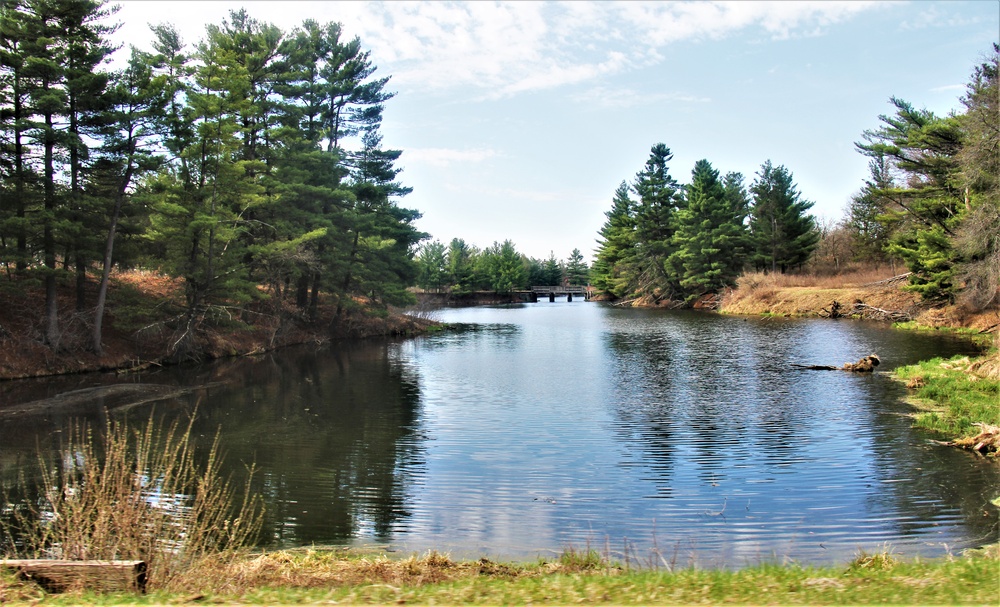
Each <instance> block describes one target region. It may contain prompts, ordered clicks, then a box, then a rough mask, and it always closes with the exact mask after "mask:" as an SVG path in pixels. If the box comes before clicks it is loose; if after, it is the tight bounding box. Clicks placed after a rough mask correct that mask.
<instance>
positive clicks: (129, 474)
mask: <svg viewBox="0 0 1000 607" xmlns="http://www.w3.org/2000/svg"><path fill="white" fill-rule="evenodd" d="M40 463H41V475H42V480H41V481H40V486H39V487H37V489H36V490H33V489H32V488H31V487H24V489H23V491H24V494H25V495H32V494H33V493H37V494H38V495H39V498H37V499H24V500H21V501H19V502H14V503H11V504H8V510H9V513H10V514H9V516H5V517H4V519H3V520H2V521H0V530H2V531H3V533H4V539H5V540H6V541H5V544H6V546H7V549H8V550H11V551H12V552H14V554H13V556H16V557H19V558H55V559H64V560H115V559H126V560H142V561H145V562H146V564H147V567H148V568H147V574H148V580H149V586H150V587H151V588H164V587H170V586H171V584H172V583H174V582H175V581H176V580H178V579H182V578H183V577H184V576H185V575H187V574H188V573H189V572H191V571H194V570H196V569H198V566H199V565H200V564H201V563H203V562H204V561H205V560H206V559H211V560H212V561H213V562H227V561H229V560H232V559H231V558H229V559H227V558H224V557H225V556H226V555H230V556H231V557H232V558H235V556H236V555H237V553H238V552H239V551H241V550H243V549H244V548H245V547H246V546H248V545H250V544H251V543H252V541H253V540H254V539H255V538H256V534H257V533H258V531H259V529H260V525H261V523H262V516H261V514H262V509H261V507H260V504H259V499H258V498H254V497H251V496H250V495H249V493H248V491H249V487H250V483H249V482H247V483H246V484H245V485H243V487H244V489H243V490H242V492H241V491H238V490H237V488H236V486H235V485H233V484H232V483H231V482H230V481H229V480H228V479H225V478H223V477H222V476H221V474H220V471H219V465H220V463H221V462H220V458H219V455H218V439H217V438H216V441H215V442H214V443H213V444H212V446H211V448H210V449H209V450H208V453H207V456H206V457H205V458H204V459H203V460H202V459H201V458H197V457H196V455H195V445H194V444H193V441H192V438H191V428H190V425H188V426H187V427H183V426H178V425H177V424H174V425H171V426H170V427H169V428H168V429H167V430H165V431H160V430H159V429H158V428H157V426H156V424H155V422H154V420H153V418H152V417H151V418H150V421H149V422H148V424H147V425H146V427H145V429H144V430H138V431H134V430H133V429H131V428H130V427H129V426H128V425H127V424H125V423H120V422H115V421H109V422H108V424H107V426H106V428H105V429H104V432H103V435H99V434H98V433H97V432H95V431H93V430H92V429H91V428H89V427H87V426H86V425H79V426H76V427H75V428H74V429H73V431H72V432H71V436H70V437H69V440H68V441H67V444H66V445H65V446H64V448H63V449H61V453H60V456H59V458H58V459H56V460H54V461H42V462H40ZM241 493H242V494H241ZM239 498H242V499H239Z"/></svg>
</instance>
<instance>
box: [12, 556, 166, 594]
mask: <svg viewBox="0 0 1000 607" xmlns="http://www.w3.org/2000/svg"><path fill="white" fill-rule="evenodd" d="M0 567H4V568H6V569H10V570H13V571H14V572H15V573H16V574H17V576H18V577H20V578H23V579H28V580H33V581H35V582H37V583H38V584H39V585H40V586H42V587H43V588H45V590H46V591H48V592H65V591H67V590H75V589H82V588H85V589H88V590H99V591H102V592H122V591H125V592H145V591H146V563H145V561H60V560H50V559H11V560H0Z"/></svg>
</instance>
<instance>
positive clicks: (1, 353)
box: [0, 272, 433, 404]
mask: <svg viewBox="0 0 1000 607" xmlns="http://www.w3.org/2000/svg"><path fill="white" fill-rule="evenodd" d="M96 290H97V286H96V284H94V283H89V284H88V285H87V289H86V295H87V296H88V297H87V301H91V302H92V301H94V300H95V299H96ZM182 301H183V288H182V285H181V284H180V283H179V281H176V280H173V279H170V278H167V277H164V276H161V275H157V274H154V273H150V272H133V273H127V274H119V275H118V276H116V277H115V280H114V283H113V286H112V289H111V291H110V293H109V302H108V307H107V311H106V314H105V318H104V332H103V333H104V338H103V340H102V343H103V352H102V353H101V355H97V354H94V352H93V351H92V349H91V347H90V344H91V333H92V330H93V313H94V312H93V308H90V309H87V308H86V306H84V308H83V309H82V310H80V311H77V309H76V308H77V306H76V296H75V293H74V292H73V290H72V289H71V288H70V287H69V286H68V285H64V286H63V287H62V289H61V290H60V292H59V310H60V316H59V336H60V337H59V343H58V344H57V345H55V346H54V347H53V346H50V345H47V344H45V343H43V339H42V336H43V334H44V326H45V325H44V317H43V313H44V310H43V305H42V303H43V302H44V295H43V293H42V292H41V288H40V287H39V288H27V289H9V290H7V291H6V292H4V291H0V380H6V379H22V378H29V377H43V376H49V375H62V374H70V373H83V372H88V371H109V370H116V369H117V370H126V369H137V368H145V367H149V366H152V365H163V364H170V363H173V362H181V361H180V360H178V357H177V355H176V350H175V345H176V343H177V340H178V338H179V335H180V333H181V331H182V329H183V327H184V326H185V324H184V323H185V316H184V313H183V309H184V307H183V305H182ZM210 312H211V314H212V315H214V316H213V317H212V318H209V319H206V321H205V322H202V323H201V326H200V327H199V328H198V330H197V331H196V332H195V336H194V350H193V352H191V353H189V354H188V355H186V356H185V357H184V359H186V360H208V359H216V358H225V357H230V356H243V355H248V354H259V353H262V352H266V351H269V350H275V349H278V348H283V347H286V346H292V345H298V344H309V343H315V344H322V343H325V342H328V341H333V340H341V339H365V338H371V337H386V336H403V335H412V334H416V333H420V332H423V331H425V330H427V327H429V326H430V325H432V324H433V323H432V322H431V321H429V320H427V319H424V318H420V317H414V316H406V315H403V314H399V313H394V312H392V311H388V312H387V311H385V310H379V309H377V308H375V307H373V306H370V305H367V304H366V302H363V301H361V302H352V305H351V306H350V308H349V309H345V310H343V311H342V312H341V314H340V316H339V317H338V316H337V310H336V306H335V305H334V303H333V302H331V301H328V300H325V299H322V298H321V300H320V303H319V306H318V310H317V314H316V316H315V318H309V317H308V315H306V314H305V313H303V312H302V311H301V310H299V309H297V308H296V307H295V306H293V305H292V304H291V302H288V301H282V302H280V303H277V304H276V303H275V301H274V299H273V298H271V297H267V296H262V297H261V299H260V300H259V301H256V302H251V303H250V304H248V305H246V306H245V307H243V308H242V309H237V308H233V309H232V310H229V309H225V308H222V307H220V308H218V309H215V310H211V311H210ZM0 404H2V403H0Z"/></svg>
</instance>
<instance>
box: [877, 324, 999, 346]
mask: <svg viewBox="0 0 1000 607" xmlns="http://www.w3.org/2000/svg"><path fill="white" fill-rule="evenodd" d="M892 327H893V328H894V329H901V330H904V331H917V332H920V333H949V334H953V335H959V336H962V337H967V338H969V339H970V340H972V342H973V343H975V344H977V345H980V346H983V347H984V348H988V347H989V346H990V345H991V344H992V343H993V340H994V336H993V335H992V334H991V333H983V332H982V331H979V330H978V329H973V328H972V327H950V326H943V327H932V326H930V325H922V324H920V323H918V322H917V321H915V320H911V321H909V322H896V323H893V324H892Z"/></svg>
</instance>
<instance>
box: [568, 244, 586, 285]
mask: <svg viewBox="0 0 1000 607" xmlns="http://www.w3.org/2000/svg"><path fill="white" fill-rule="evenodd" d="M589 275H590V270H589V269H588V268H587V263H586V262H585V261H584V260H583V253H581V252H580V249H573V251H572V252H571V253H570V254H569V260H568V261H567V262H566V280H567V281H568V282H569V284H571V285H573V286H584V285H587V284H589Z"/></svg>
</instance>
